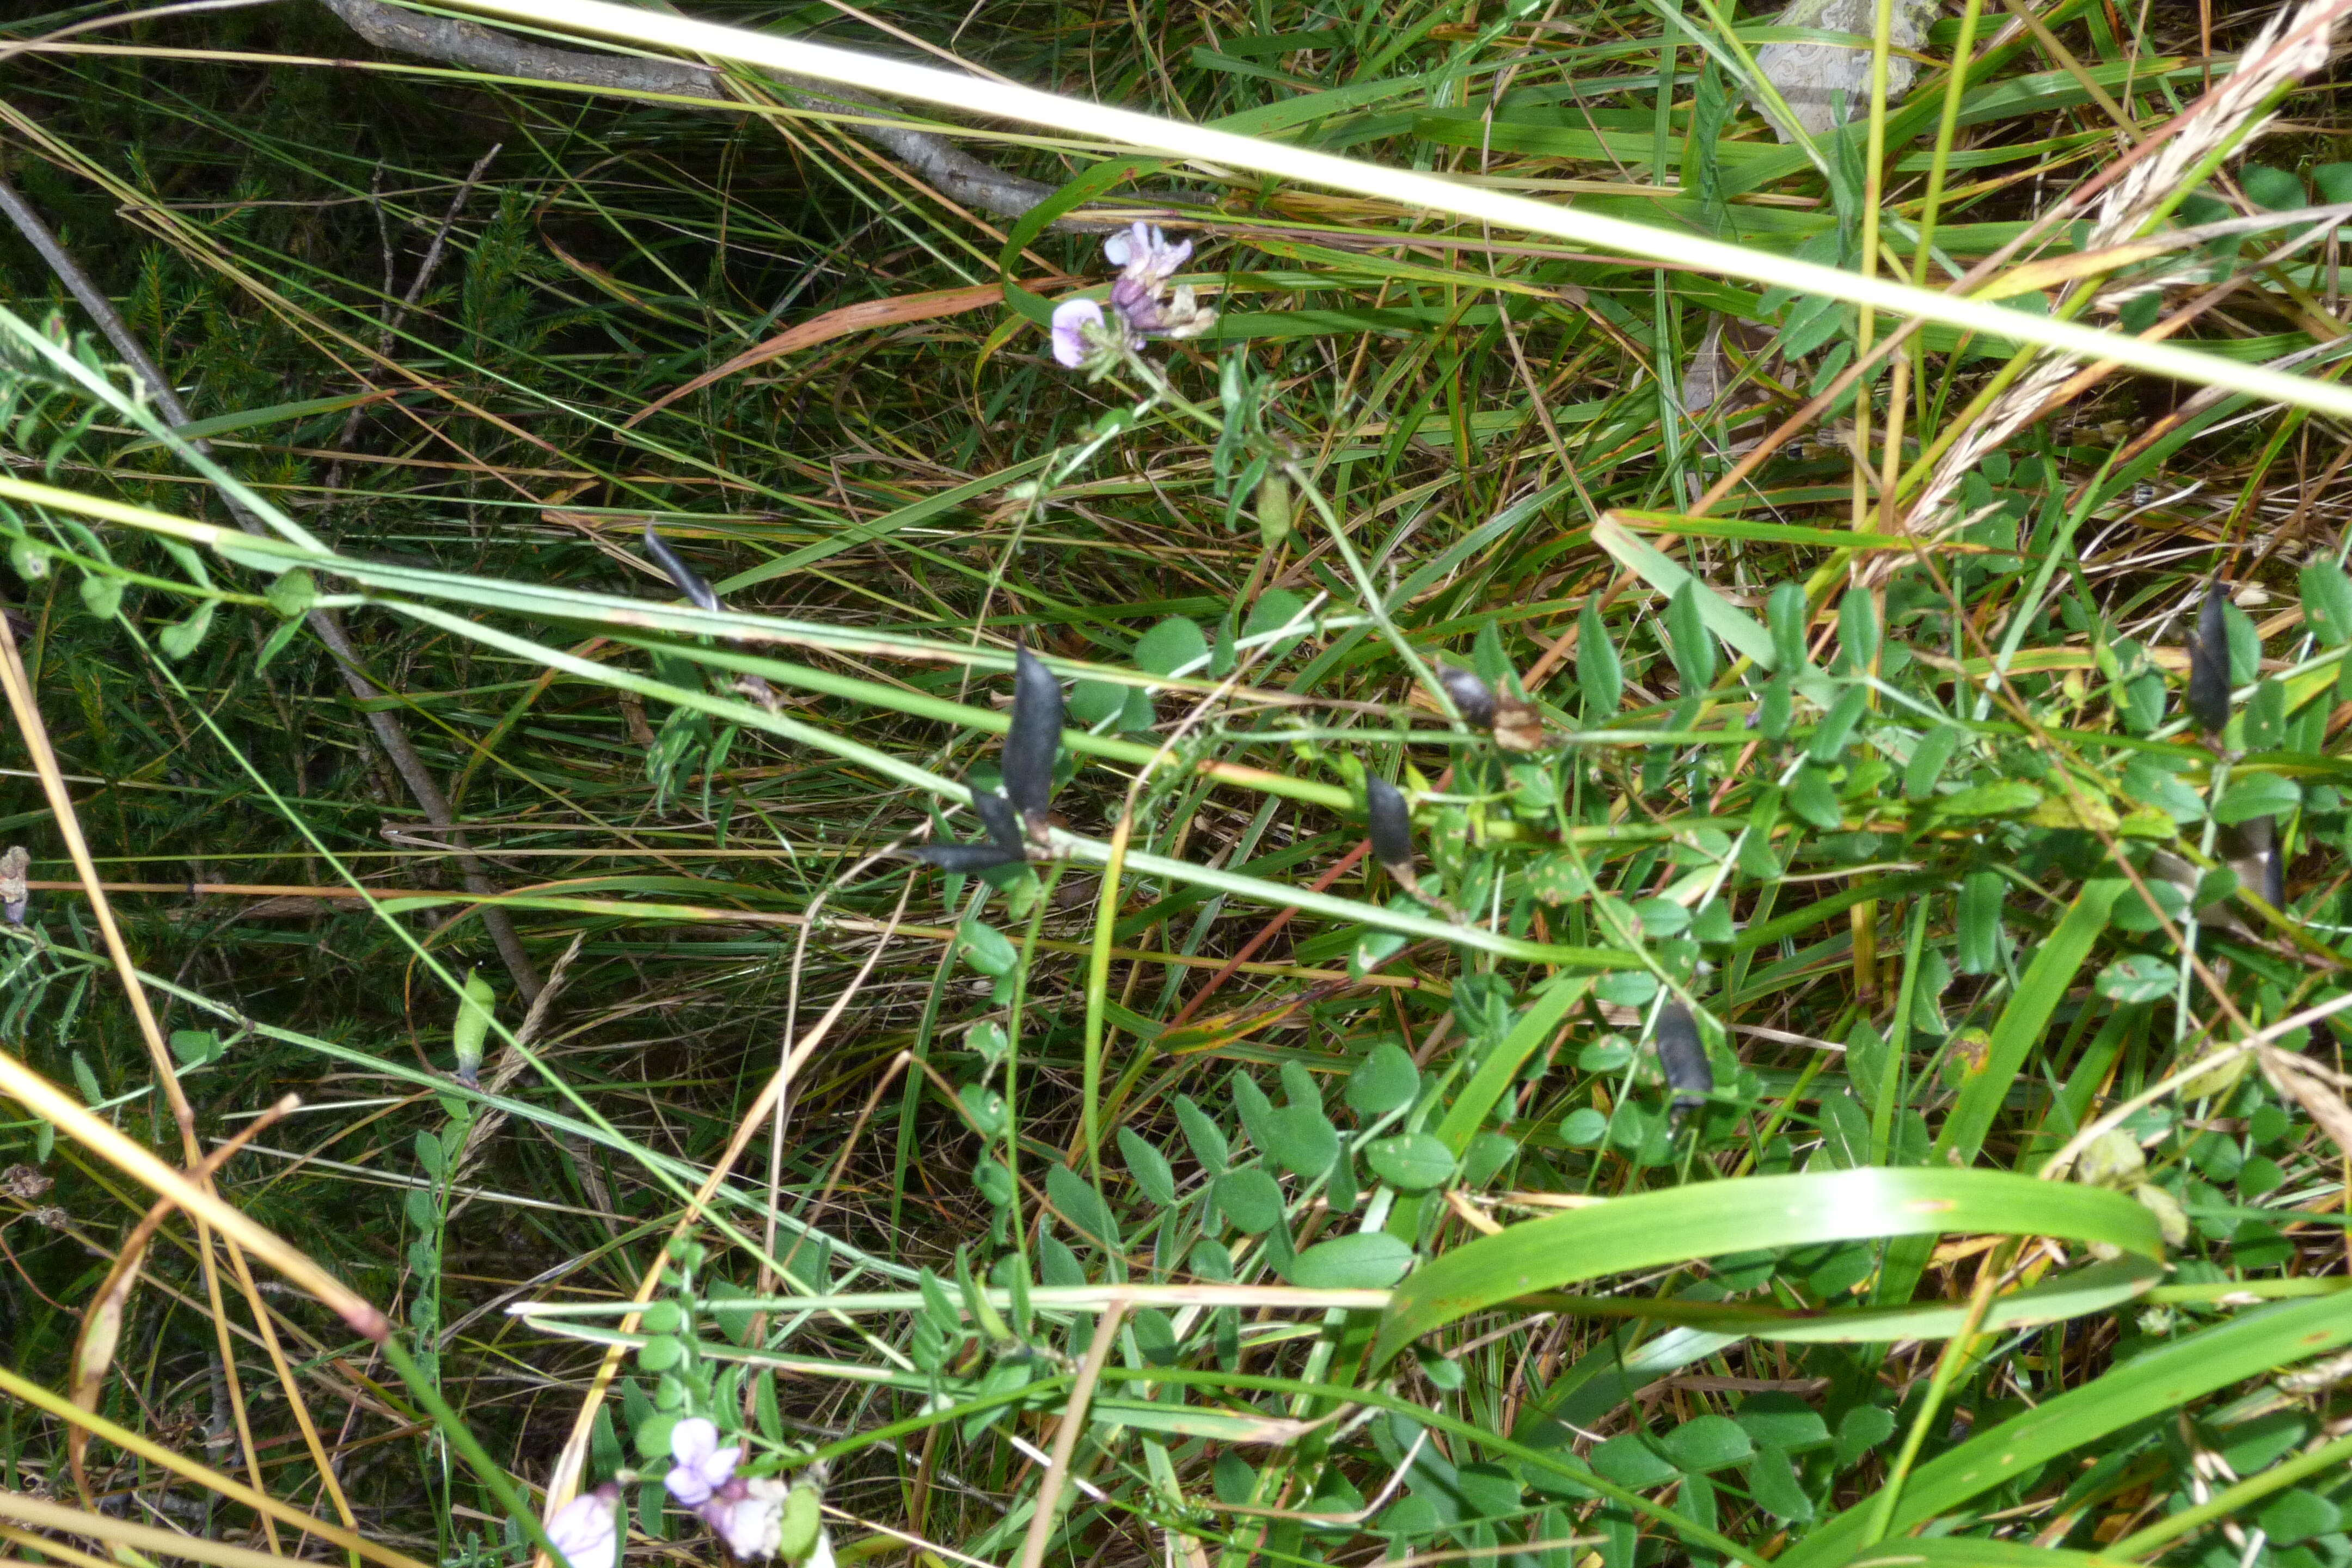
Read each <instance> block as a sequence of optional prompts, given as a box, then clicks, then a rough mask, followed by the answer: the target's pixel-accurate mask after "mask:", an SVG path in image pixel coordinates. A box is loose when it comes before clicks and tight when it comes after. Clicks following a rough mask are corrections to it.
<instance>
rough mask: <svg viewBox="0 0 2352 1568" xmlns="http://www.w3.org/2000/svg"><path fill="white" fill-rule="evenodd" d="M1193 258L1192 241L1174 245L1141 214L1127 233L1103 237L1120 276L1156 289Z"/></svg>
mask: <svg viewBox="0 0 2352 1568" xmlns="http://www.w3.org/2000/svg"><path fill="white" fill-rule="evenodd" d="M1103 259H1105V260H1106V261H1108V262H1109V263H1110V264H1111V265H1112V266H1113V267H1116V268H1118V269H1119V273H1120V276H1121V277H1123V278H1126V279H1131V280H1132V281H1134V282H1137V283H1140V284H1142V285H1144V286H1145V287H1146V288H1148V289H1152V290H1154V291H1155V292H1156V291H1157V290H1158V287H1159V285H1160V284H1162V283H1165V282H1167V281H1168V279H1171V278H1173V277H1175V276H1176V271H1177V268H1181V267H1182V266H1183V265H1184V263H1185V262H1187V261H1189V260H1191V259H1192V241H1191V240H1189V239H1188V240H1186V241H1184V242H1183V243H1182V244H1181V245H1171V244H1169V243H1168V237H1167V236H1166V235H1164V234H1162V233H1160V226H1159V225H1158V224H1156V223H1145V222H1144V221H1143V220H1142V219H1141V218H1138V219H1136V220H1135V222H1134V223H1133V224H1132V225H1130V226H1129V227H1128V228H1127V230H1126V231H1125V232H1124V233H1120V234H1114V235H1112V236H1111V237H1109V238H1108V239H1106V240H1104V241H1103Z"/></svg>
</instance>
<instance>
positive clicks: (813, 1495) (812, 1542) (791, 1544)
mask: <svg viewBox="0 0 2352 1568" xmlns="http://www.w3.org/2000/svg"><path fill="white" fill-rule="evenodd" d="M819 1500H820V1499H819V1494H818V1491H817V1489H816V1488H815V1487H814V1486H811V1485H810V1484H809V1483H807V1482H806V1481H803V1482H802V1483H801V1484H800V1485H799V1486H796V1487H794V1488H793V1489H792V1491H791V1492H790V1493H789V1494H787V1495H786V1497H785V1498H784V1515H783V1518H782V1521H779V1523H778V1526H777V1531H778V1533H777V1536H776V1555H777V1556H779V1557H781V1558H782V1559H783V1560H784V1561H785V1562H787V1563H798V1562H801V1561H803V1559H805V1558H806V1557H807V1556H808V1554H809V1553H810V1552H814V1551H815V1550H816V1541H817V1536H818V1534H819V1533H820V1532H822V1531H824V1512H823V1511H822V1510H820V1508H819V1507H818V1502H819Z"/></svg>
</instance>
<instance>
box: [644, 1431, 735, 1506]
mask: <svg viewBox="0 0 2352 1568" xmlns="http://www.w3.org/2000/svg"><path fill="white" fill-rule="evenodd" d="M669 1454H670V1458H672V1459H674V1460H676V1461H677V1462H676V1463H675V1464H673V1465H671V1466H670V1468H669V1474H667V1475H666V1476H664V1477H663V1478H662V1485H663V1486H665V1487H667V1488H668V1489H669V1495H670V1496H672V1497H674V1498H676V1499H677V1500H678V1502H679V1503H680V1504H682V1505H683V1506H685V1507H687V1508H691V1509H700V1508H701V1507H702V1505H703V1504H704V1503H706V1502H709V1500H710V1497H711V1494H712V1493H713V1492H715V1491H717V1490H718V1489H719V1488H720V1487H723V1486H725V1485H726V1484H727V1483H728V1482H730V1481H731V1480H733V1479H735V1461H736V1460H738V1459H740V1458H742V1457H743V1450H742V1449H741V1448H740V1447H726V1448H722V1447H719V1428H718V1426H716V1425H715V1424H714V1423H712V1422H709V1421H706V1420H705V1419H703V1418H702V1417H701V1416H699V1415H692V1416H688V1418H687V1419H685V1420H683V1421H681V1422H679V1423H678V1424H677V1426H676V1427H675V1428H673V1429H672V1430H671V1432H670V1435H669Z"/></svg>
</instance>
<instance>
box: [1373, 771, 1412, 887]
mask: <svg viewBox="0 0 2352 1568" xmlns="http://www.w3.org/2000/svg"><path fill="white" fill-rule="evenodd" d="M1364 808H1365V815H1366V816H1367V817H1368V818H1369V819H1370V826H1371V840H1372V858H1373V859H1375V860H1378V861H1379V862H1380V863H1381V865H1383V866H1385V867H1387V868H1389V869H1390V870H1391V871H1396V870H1398V869H1400V868H1402V869H1403V870H1404V871H1405V874H1406V875H1408V876H1409V875H1411V874H1412V812H1411V811H1410V810H1408V809H1407V808H1406V806H1405V804H1404V795H1402V793H1401V792H1400V791H1399V790H1398V789H1397V786H1396V785H1394V784H1391V783H1389V781H1388V780H1386V779H1383V778H1374V777H1372V776H1370V774H1367V775H1366V776H1365V779H1364Z"/></svg>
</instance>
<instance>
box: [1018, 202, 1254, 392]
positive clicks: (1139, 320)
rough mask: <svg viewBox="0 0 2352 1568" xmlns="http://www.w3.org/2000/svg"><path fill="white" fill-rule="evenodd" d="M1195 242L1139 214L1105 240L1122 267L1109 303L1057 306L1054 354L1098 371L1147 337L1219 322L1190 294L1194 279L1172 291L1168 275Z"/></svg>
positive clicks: (1186, 333) (1196, 331) (1195, 332)
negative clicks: (1174, 238)
mask: <svg viewBox="0 0 2352 1568" xmlns="http://www.w3.org/2000/svg"><path fill="white" fill-rule="evenodd" d="M1103 256H1104V258H1106V259H1107V260H1108V261H1109V262H1110V264H1111V265H1112V266H1113V267H1116V268H1118V269H1119V272H1118V279H1117V280H1116V281H1115V282H1113V283H1112V284H1111V286H1110V308H1109V309H1108V310H1105V309H1104V308H1103V307H1102V306H1101V305H1100V304H1098V303H1097V302H1096V301H1095V300H1063V301H1062V302H1061V303H1060V304H1058V305H1056V306H1055V307H1054V357H1055V359H1057V360H1059V361H1060V362H1061V363H1063V364H1065V365H1066V366H1068V367H1069V368H1070V369H1072V370H1080V369H1090V370H1092V371H1093V372H1094V373H1095V374H1097V375H1099V374H1102V373H1103V372H1105V371H1107V370H1109V369H1110V368H1112V367H1113V366H1115V365H1117V364H1118V363H1119V361H1120V360H1122V359H1124V358H1125V357H1126V356H1127V354H1128V353H1129V352H1131V351H1132V350H1135V349H1138V348H1140V347H1142V346H1143V342H1144V340H1145V339H1147V338H1194V337H1198V336H1200V335H1201V334H1202V332H1205V331H1208V330H1209V329H1210V328H1211V327H1213V326H1215V325H1216V324H1217V312H1216V311H1215V310H1211V309H1209V308H1207V307H1205V306H1202V304H1200V303H1199V302H1198V301H1196V300H1194V299H1193V298H1192V285H1191V284H1189V283H1188V284H1183V285H1181V286H1179V287H1178V288H1177V289H1176V290H1175V291H1174V292H1173V293H1172V294H1171V293H1170V292H1169V289H1168V280H1169V279H1171V278H1173V277H1174V276H1175V275H1176V271H1177V268H1181V267H1182V266H1183V265H1184V263H1185V262H1186V261H1187V260H1189V259H1190V258H1192V241H1191V240H1189V239H1188V240H1185V241H1183V242H1182V243H1181V244H1179V245H1171V244H1169V243H1168V237H1167V236H1166V235H1164V234H1162V233H1161V232H1160V226H1158V225H1157V224H1148V223H1144V222H1142V221H1141V220H1140V219H1139V220H1138V221H1137V222H1136V223H1135V224H1134V225H1133V226H1131V227H1129V229H1127V230H1126V231H1125V232H1124V233H1120V234H1114V235H1112V236H1111V237H1109V238H1108V239H1107V240H1105V241H1103Z"/></svg>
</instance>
